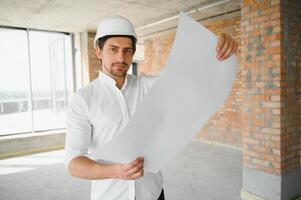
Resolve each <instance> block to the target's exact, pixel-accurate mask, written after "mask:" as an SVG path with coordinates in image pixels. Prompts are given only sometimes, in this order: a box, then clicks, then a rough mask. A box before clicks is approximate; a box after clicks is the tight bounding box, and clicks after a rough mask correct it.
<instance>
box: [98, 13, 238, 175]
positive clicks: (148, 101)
mask: <svg viewBox="0 0 301 200" xmlns="http://www.w3.org/2000/svg"><path fill="white" fill-rule="evenodd" d="M216 45H217V38H216V36H215V35H214V34H213V33H211V32H210V31H208V30H207V29H206V28H205V27H203V26H202V25H200V24H199V23H198V22H196V21H194V20H193V19H192V18H190V17H189V16H187V15H185V14H181V15H180V19H179V25H178V29H177V34H176V38H175V41H174V44H173V47H172V49H171V52H170V55H169V57H168V61H167V66H166V67H165V69H164V70H163V71H162V72H161V74H160V76H159V77H158V80H157V81H156V82H155V84H154V85H153V86H152V88H151V89H150V91H149V93H148V94H147V95H146V97H145V98H144V100H143V101H142V102H141V104H139V105H138V107H137V110H136V113H135V114H134V115H133V117H132V119H131V120H130V122H129V123H128V125H127V126H126V127H125V128H124V130H123V131H122V132H121V133H120V134H119V135H117V136H116V137H114V138H113V139H112V141H110V142H109V143H107V144H106V145H104V146H103V147H102V148H101V149H100V150H99V151H98V152H97V153H96V154H95V155H94V157H96V158H99V159H102V160H108V161H113V162H122V163H127V162H130V161H132V160H134V159H136V158H137V157H139V156H143V157H144V158H145V164H144V170H145V171H149V172H158V171H159V170H160V169H161V168H162V167H163V166H164V165H165V164H166V163H167V162H169V161H171V160H172V159H173V158H174V157H175V155H176V154H177V153H179V152H180V151H181V150H182V149H183V148H184V146H185V145H187V144H188V143H189V142H190V141H191V140H192V138H193V136H195V135H196V134H197V133H198V132H199V131H200V130H201V129H202V127H203V126H204V125H205V124H206V122H207V121H208V119H209V118H210V117H211V116H212V115H213V114H214V113H215V112H216V111H217V110H218V109H219V108H220V106H221V105H222V104H223V103H224V101H225V99H226V98H227V96H228V95H229V93H230V91H231V88H232V84H233V81H234V79H235V75H236V58H235V56H232V57H230V58H229V59H227V60H226V61H223V62H220V61H218V60H217V59H216V51H215V48H216Z"/></svg>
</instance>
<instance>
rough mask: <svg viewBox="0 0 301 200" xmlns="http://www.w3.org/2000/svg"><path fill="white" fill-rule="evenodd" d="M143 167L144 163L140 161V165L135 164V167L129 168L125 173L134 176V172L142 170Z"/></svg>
mask: <svg viewBox="0 0 301 200" xmlns="http://www.w3.org/2000/svg"><path fill="white" fill-rule="evenodd" d="M142 168H143V163H139V164H138V165H136V166H134V167H133V168H131V169H129V170H127V171H126V172H125V175H126V176H127V177H130V176H132V175H133V174H135V173H137V172H138V171H140V170H141V169H142Z"/></svg>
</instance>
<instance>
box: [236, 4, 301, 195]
mask: <svg viewBox="0 0 301 200" xmlns="http://www.w3.org/2000/svg"><path fill="white" fill-rule="evenodd" d="M241 6H242V7H241V8H242V18H241V41H242V44H241V45H242V46H241V47H242V48H241V56H242V57H241V61H242V62H241V64H242V91H243V93H244V105H243V122H244V130H243V140H242V141H243V162H244V163H243V164H244V165H243V166H244V167H243V187H242V193H241V196H242V198H243V199H273V200H274V199H275V200H280V199H283V200H286V199H295V198H297V197H298V196H300V195H301V169H300V160H301V158H300V146H301V142H300V135H301V115H300V113H301V112H300V109H301V107H300V102H301V98H300V88H301V81H300V80H301V78H300V77H301V76H300V75H301V74H300V72H301V70H300V68H301V62H300V61H301V50H300V49H301V35H300V34H301V15H300V13H301V12H300V10H301V1H299V0H289V1H286V0H283V1H280V0H243V1H242V5H241Z"/></svg>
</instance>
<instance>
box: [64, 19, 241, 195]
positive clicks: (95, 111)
mask: <svg viewBox="0 0 301 200" xmlns="http://www.w3.org/2000/svg"><path fill="white" fill-rule="evenodd" d="M136 41H137V36H136V33H135V31H134V27H133V25H132V24H131V22H130V21H129V20H127V19H126V18H123V17H120V16H112V17H109V18H106V19H104V20H103V21H102V22H101V23H100V25H99V27H98V29H97V33H96V36H95V40H94V46H95V49H96V55H97V57H98V58H99V59H100V60H101V63H102V72H101V73H100V75H99V77H98V79H96V80H94V81H93V82H91V83H90V84H88V85H87V86H86V87H84V88H83V89H81V90H79V91H78V92H77V93H76V94H75V96H74V97H73V99H72V101H71V103H70V106H69V109H68V112H67V119H66V123H67V136H66V165H67V167H68V170H69V172H70V174H71V175H73V176H75V177H79V178H84V179H90V180H92V189H91V199H92V200H134V199H137V200H157V199H158V200H164V193H163V189H162V185H163V180H162V176H161V173H160V172H159V173H157V174H154V173H148V172H144V171H143V163H144V160H143V158H142V157H139V158H137V159H135V160H133V161H132V162H130V163H126V164H123V163H110V162H108V161H105V160H101V158H97V157H94V156H93V154H94V153H95V152H96V151H97V150H99V148H100V147H101V146H102V145H104V144H105V143H108V142H109V141H110V140H111V139H112V138H113V137H114V136H116V135H117V134H118V133H119V132H120V131H121V130H122V129H123V128H124V127H125V126H126V124H127V123H128V122H129V120H130V118H131V117H132V115H133V114H134V112H135V109H136V106H137V104H138V103H139V102H140V101H142V99H143V97H144V96H145V94H146V93H147V92H148V90H149V88H150V87H151V85H152V84H153V82H154V81H155V77H148V76H144V75H141V76H139V77H135V76H132V75H128V74H127V71H128V69H129V67H130V65H131V63H132V59H133V55H134V53H135V50H136ZM236 49H237V43H236V42H235V41H234V40H233V39H232V38H231V37H230V36H228V35H226V34H222V35H221V36H220V37H219V41H218V44H217V59H219V60H224V59H226V58H228V57H229V56H230V55H231V54H232V53H233V52H235V51H236ZM88 152H89V153H88Z"/></svg>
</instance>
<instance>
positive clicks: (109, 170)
mask: <svg viewBox="0 0 301 200" xmlns="http://www.w3.org/2000/svg"><path fill="white" fill-rule="evenodd" d="M68 171H69V173H70V174H71V175H72V176H75V177H78V178H83V179H109V178H116V177H117V175H116V170H115V165H114V164H103V163H98V162H96V161H94V160H92V159H89V158H87V157H85V156H79V157H76V158H74V159H72V160H71V161H70V163H69V166H68Z"/></svg>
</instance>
